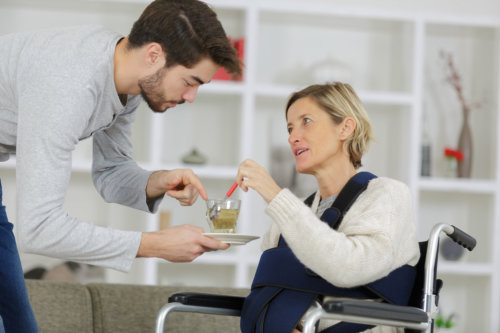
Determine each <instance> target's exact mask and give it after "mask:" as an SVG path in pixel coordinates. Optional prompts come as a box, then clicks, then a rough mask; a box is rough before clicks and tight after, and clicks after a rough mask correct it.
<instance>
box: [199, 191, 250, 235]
mask: <svg viewBox="0 0 500 333" xmlns="http://www.w3.org/2000/svg"><path fill="white" fill-rule="evenodd" d="M206 203H207V221H208V224H209V225H210V232H211V233H234V232H235V231H236V221H237V220H238V214H239V213H240V204H241V200H236V199H208V200H207V201H206Z"/></svg>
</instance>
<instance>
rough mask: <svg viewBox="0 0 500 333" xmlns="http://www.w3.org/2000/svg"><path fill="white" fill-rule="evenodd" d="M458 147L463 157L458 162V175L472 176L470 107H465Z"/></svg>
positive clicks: (460, 176) (462, 176)
mask: <svg viewBox="0 0 500 333" xmlns="http://www.w3.org/2000/svg"><path fill="white" fill-rule="evenodd" d="M458 149H459V150H460V151H461V152H462V154H463V159H462V160H461V161H459V162H458V177H459V178H470V175H471V168H472V134H471V130H470V126H469V109H467V108H464V109H463V122H462V128H461V130H460V136H459V138H458Z"/></svg>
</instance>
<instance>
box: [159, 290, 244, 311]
mask: <svg viewBox="0 0 500 333" xmlns="http://www.w3.org/2000/svg"><path fill="white" fill-rule="evenodd" d="M244 301H245V297H240V296H228V295H215V294H205V293H195V292H184V293H177V294H173V295H171V296H170V297H169V298H168V302H169V303H174V302H176V303H182V304H184V305H192V306H204V307H212V308H223V309H232V310H241V308H242V307H243V302H244Z"/></svg>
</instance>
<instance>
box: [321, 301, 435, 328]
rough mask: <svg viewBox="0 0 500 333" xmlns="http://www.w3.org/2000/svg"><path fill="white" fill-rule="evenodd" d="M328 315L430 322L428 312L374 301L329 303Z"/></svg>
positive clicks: (324, 305) (327, 304) (327, 303)
mask: <svg viewBox="0 0 500 333" xmlns="http://www.w3.org/2000/svg"><path fill="white" fill-rule="evenodd" d="M323 309H324V310H325V311H326V313H332V314H333V313H335V314H340V315H349V316H356V317H358V316H359V317H368V318H374V319H381V320H396V321H404V322H413V323H425V322H427V321H428V320H429V317H428V315H427V313H426V312H424V311H423V310H422V309H419V308H415V307H412V306H401V305H393V304H387V303H379V302H373V301H361V300H360V301H357V300H346V301H328V302H325V303H324V304H323Z"/></svg>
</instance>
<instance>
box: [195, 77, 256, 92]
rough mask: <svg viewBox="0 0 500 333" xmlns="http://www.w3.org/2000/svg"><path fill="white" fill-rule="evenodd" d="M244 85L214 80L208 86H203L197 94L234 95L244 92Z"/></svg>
mask: <svg viewBox="0 0 500 333" xmlns="http://www.w3.org/2000/svg"><path fill="white" fill-rule="evenodd" d="M245 89H246V85H245V84H244V83H242V82H235V81H222V80H221V81H218V80H214V81H212V82H210V84H207V85H203V86H201V87H200V89H199V90H198V93H199V94H206V93H208V94H218V95H224V94H227V95H236V94H243V93H244V92H245Z"/></svg>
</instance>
